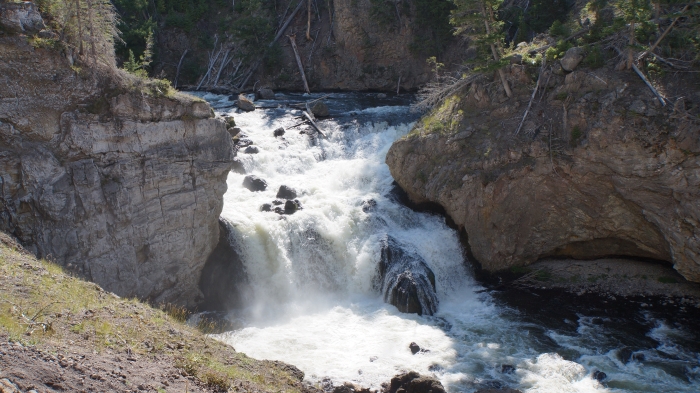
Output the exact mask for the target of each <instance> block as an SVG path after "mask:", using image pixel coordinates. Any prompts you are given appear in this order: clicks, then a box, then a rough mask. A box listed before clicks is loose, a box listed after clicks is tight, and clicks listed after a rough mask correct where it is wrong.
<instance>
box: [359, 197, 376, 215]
mask: <svg viewBox="0 0 700 393" xmlns="http://www.w3.org/2000/svg"><path fill="white" fill-rule="evenodd" d="M376 208H377V201H375V200H374V199H368V200H366V201H362V211H363V212H365V213H369V212H373V211H375V210H376Z"/></svg>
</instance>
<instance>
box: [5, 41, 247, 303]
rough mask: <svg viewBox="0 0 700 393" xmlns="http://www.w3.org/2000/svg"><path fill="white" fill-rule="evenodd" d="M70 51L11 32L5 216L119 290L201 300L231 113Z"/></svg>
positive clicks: (159, 298)
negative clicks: (85, 61) (98, 66)
mask: <svg viewBox="0 0 700 393" xmlns="http://www.w3.org/2000/svg"><path fill="white" fill-rule="evenodd" d="M69 57H70V56H66V51H64V50H61V49H60V48H58V49H57V48H54V47H47V48H42V47H41V45H37V42H36V41H33V39H31V38H28V37H27V36H24V35H16V34H3V35H0V228H1V229H2V230H5V231H7V232H9V233H11V234H13V235H14V236H16V237H17V238H18V239H19V240H20V241H21V242H22V243H24V244H25V245H27V246H28V248H29V249H31V250H33V252H35V253H36V254H37V255H39V256H41V257H46V258H49V259H52V260H55V261H57V262H59V263H61V264H63V265H65V266H67V267H69V268H70V269H72V270H74V271H76V272H77V273H79V274H82V275H84V276H86V277H87V278H88V279H90V280H92V281H94V282H96V283H98V284H100V285H102V286H103V287H104V288H105V289H107V290H109V291H112V292H114V293H116V294H118V295H120V296H137V297H140V298H147V299H150V300H153V301H155V302H173V303H178V304H183V305H188V306H191V305H193V304H194V303H195V302H197V301H199V300H201V293H200V291H199V289H198V287H197V286H198V281H199V277H200V274H201V271H202V269H203V266H204V264H205V262H206V259H207V257H208V255H209V254H210V253H211V251H212V250H213V249H214V248H215V246H216V245H217V242H218V240H219V224H218V217H219V214H220V212H221V209H222V206H223V198H222V196H223V194H224V192H225V191H226V177H227V174H228V171H229V170H230V168H231V162H232V159H233V156H234V152H233V146H232V142H231V138H230V136H229V134H228V133H227V132H226V128H225V126H224V123H223V122H222V121H220V120H218V119H214V114H213V111H212V110H211V108H210V107H209V105H208V104H207V103H206V102H204V101H202V100H199V99H196V98H194V97H189V96H186V95H183V94H180V93H175V92H169V93H167V92H162V91H160V90H159V89H158V87H157V86H155V87H153V86H151V87H148V86H145V85H143V83H140V82H138V81H136V82H134V81H131V80H130V79H129V78H132V77H128V76H125V75H122V74H119V73H117V72H116V71H112V72H107V71H105V72H106V73H104V74H99V73H96V72H93V71H91V70H86V69H81V68H79V67H77V66H74V65H72V64H71V61H70V58H69ZM132 82H133V83H132ZM161 93H162V94H161Z"/></svg>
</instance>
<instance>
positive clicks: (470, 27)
mask: <svg viewBox="0 0 700 393" xmlns="http://www.w3.org/2000/svg"><path fill="white" fill-rule="evenodd" d="M452 2H453V3H454V4H455V9H454V10H453V11H452V17H451V18H450V22H451V23H452V24H453V25H454V26H455V27H456V29H457V30H456V34H463V35H467V36H469V37H471V38H472V39H474V41H475V42H476V43H477V45H479V46H481V47H482V48H483V47H486V48H488V50H490V52H491V53H490V55H491V56H492V57H493V61H492V62H487V64H488V66H489V67H488V68H496V70H497V72H498V76H499V78H500V79H501V83H502V84H503V88H504V89H505V92H506V94H507V95H508V97H511V96H512V95H513V94H512V92H511V90H510V86H508V81H507V80H506V77H505V73H504V72H503V67H504V66H505V65H506V64H507V62H505V61H502V60H501V46H502V42H503V33H502V30H503V22H501V21H499V20H498V19H497V18H496V13H497V12H498V8H499V7H500V6H501V4H502V3H503V0H452Z"/></svg>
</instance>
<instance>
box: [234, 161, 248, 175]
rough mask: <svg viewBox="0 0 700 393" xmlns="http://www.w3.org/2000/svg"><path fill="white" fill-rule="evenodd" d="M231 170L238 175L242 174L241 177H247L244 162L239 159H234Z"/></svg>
mask: <svg viewBox="0 0 700 393" xmlns="http://www.w3.org/2000/svg"><path fill="white" fill-rule="evenodd" d="M231 170H232V171H234V172H236V173H240V174H241V175H245V167H244V166H243V162H242V161H241V160H240V159H238V158H234V159H233V161H232V162H231Z"/></svg>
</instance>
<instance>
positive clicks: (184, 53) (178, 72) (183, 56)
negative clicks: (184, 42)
mask: <svg viewBox="0 0 700 393" xmlns="http://www.w3.org/2000/svg"><path fill="white" fill-rule="evenodd" d="M187 52H189V49H185V51H184V52H182V56H181V57H180V61H178V62H177V70H176V71H175V82H174V83H173V85H174V87H175V88H176V89H177V78H178V77H179V76H180V66H181V65H182V60H183V59H184V58H185V55H186V54H187Z"/></svg>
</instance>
